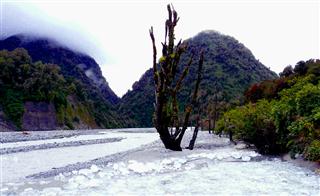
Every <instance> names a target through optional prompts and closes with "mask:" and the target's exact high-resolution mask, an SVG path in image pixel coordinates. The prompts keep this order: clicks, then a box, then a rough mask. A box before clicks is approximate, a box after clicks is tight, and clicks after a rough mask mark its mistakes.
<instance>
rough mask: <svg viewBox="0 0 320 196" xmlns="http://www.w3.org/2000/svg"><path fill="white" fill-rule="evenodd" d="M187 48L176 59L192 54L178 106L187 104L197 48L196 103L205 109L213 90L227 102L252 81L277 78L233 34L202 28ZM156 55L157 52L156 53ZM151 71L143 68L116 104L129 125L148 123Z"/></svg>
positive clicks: (238, 96) (151, 100) (151, 99)
mask: <svg viewBox="0 0 320 196" xmlns="http://www.w3.org/2000/svg"><path fill="white" fill-rule="evenodd" d="M185 42H186V43H187V44H188V49H187V51H186V53H185V54H183V55H182V57H181V59H180V69H179V72H181V70H182V66H183V65H186V64H187V62H188V60H189V57H190V56H191V54H192V53H194V54H195V57H194V59H195V60H194V61H193V64H192V65H191V67H190V70H189V74H188V75H187V77H186V78H185V80H184V83H183V87H182V89H181V92H180V94H179V95H178V99H179V103H180V107H181V108H183V106H184V105H185V104H187V103H188V102H189V101H188V100H189V98H190V95H191V89H192V88H193V86H194V83H195V78H196V73H197V72H196V69H197V60H196V59H199V51H201V50H203V51H204V65H203V66H204V67H203V77H202V78H203V79H202V81H201V84H200V95H201V96H200V98H201V103H202V105H201V106H200V107H201V108H202V109H203V110H205V111H204V113H206V105H208V103H209V100H210V99H212V97H213V96H214V94H215V93H217V91H220V94H223V98H224V100H225V101H227V102H232V101H241V100H242V99H243V93H244V91H245V90H246V89H247V88H248V87H249V86H250V85H251V84H253V83H256V82H259V81H262V80H269V79H274V78H277V77H278V76H277V74H276V73H274V72H273V71H271V70H269V69H268V68H267V67H266V66H264V65H263V64H262V63H260V62H259V61H258V60H257V59H256V58H255V57H254V56H253V54H252V53H251V51H250V50H249V49H248V48H246V47H245V46H244V45H243V44H241V43H240V42H239V41H237V40H236V39H235V38H233V37H231V36H227V35H223V34H221V33H219V32H217V31H203V32H201V33H199V34H198V35H196V36H194V37H192V38H190V39H187V40H186V41H185ZM158 58H160V56H158ZM153 103H154V84H153V71H152V69H149V70H148V71H146V72H145V73H144V74H143V76H142V77H141V78H140V80H139V81H137V82H135V83H134V84H133V86H132V90H131V91H128V92H127V93H126V94H125V95H124V96H123V97H122V99H121V101H120V104H119V112H120V114H126V115H128V116H129V117H130V118H131V119H133V122H135V123H134V124H132V125H131V126H137V127H150V126H152V116H153V111H154V106H153Z"/></svg>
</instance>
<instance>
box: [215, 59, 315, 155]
mask: <svg viewBox="0 0 320 196" xmlns="http://www.w3.org/2000/svg"><path fill="white" fill-rule="evenodd" d="M296 66H298V68H295V69H294V70H295V72H294V73H293V74H290V75H288V76H283V77H282V78H280V79H277V80H274V81H267V82H262V83H260V84H255V85H253V86H252V87H251V88H250V90H249V92H250V93H248V92H247V94H246V95H247V99H248V100H250V101H253V102H249V103H248V104H246V105H244V106H241V107H237V108H235V109H233V110H230V111H228V112H226V113H224V115H223V117H222V118H221V119H220V120H219V122H218V127H219V129H218V131H225V132H228V131H233V132H234V133H235V136H236V137H237V138H239V139H243V140H245V141H247V142H250V143H253V144H255V145H256V147H257V148H258V149H259V151H260V152H262V153H266V154H277V153H282V152H286V151H290V152H291V154H292V155H295V154H296V153H301V154H303V155H304V157H305V158H306V159H309V160H313V161H320V156H319V151H320V149H319V142H318V141H319V139H320V74H319V73H318V72H317V71H315V70H318V68H320V61H319V60H309V61H307V62H302V61H300V62H299V63H297V65H296ZM283 82H284V83H286V85H283V86H282V87H281V88H278V86H279V84H281V83H283ZM267 84H268V85H270V86H271V88H269V89H273V90H271V91H270V90H267V88H266V86H267ZM258 92H259V93H260V94H259V93H258ZM248 95H249V97H248ZM253 95H256V96H258V97H254V96H253ZM226 119H227V120H226ZM230 127H232V129H230Z"/></svg>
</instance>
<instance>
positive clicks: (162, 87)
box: [150, 5, 203, 151]
mask: <svg viewBox="0 0 320 196" xmlns="http://www.w3.org/2000/svg"><path fill="white" fill-rule="evenodd" d="M167 9H168V15H169V17H168V19H167V20H166V23H165V39H164V42H163V43H161V44H162V56H161V58H160V60H159V62H158V63H157V49H156V44H155V38H154V34H153V28H152V27H151V29H150V37H151V40H152V45H153V77H154V84H155V114H154V125H155V127H156V129H157V131H158V133H159V135H160V139H161V141H162V142H163V144H164V146H165V147H166V148H167V149H170V150H175V151H181V150H182V148H181V141H182V138H183V136H184V134H185V132H186V130H187V128H188V125H189V118H190V115H191V112H192V109H193V107H194V105H195V103H196V101H197V96H198V90H199V85H200V80H201V70H202V65H203V53H202V52H201V54H200V59H199V64H198V73H197V79H196V84H195V87H194V90H193V94H192V98H191V102H190V103H189V104H188V105H187V106H186V108H185V110H184V112H183V117H182V119H180V115H179V107H178V100H177V93H178V92H179V90H180V89H181V86H182V82H183V80H184V78H185V77H186V75H187V74H188V71H189V68H190V66H191V64H192V62H193V58H194V54H193V55H191V57H190V60H189V61H188V63H187V65H185V66H184V67H183V71H182V72H181V75H180V76H178V75H177V73H178V66H179V61H180V57H181V55H182V54H183V53H184V52H185V50H186V48H187V45H186V44H185V43H182V42H181V40H180V41H179V43H178V44H177V45H175V43H174V40H175V35H174V28H175V27H176V25H177V23H178V21H179V17H178V14H177V12H176V11H175V10H174V8H173V6H170V5H168V6H167ZM180 122H182V124H180Z"/></svg>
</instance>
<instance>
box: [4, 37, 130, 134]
mask: <svg viewBox="0 0 320 196" xmlns="http://www.w3.org/2000/svg"><path fill="white" fill-rule="evenodd" d="M0 94H1V96H0V130H15V129H26V130H52V129H75V128H81V129H83V128H114V127H121V126H124V125H123V124H122V122H123V120H122V119H124V120H128V119H125V117H121V118H120V116H119V115H118V114H117V111H116V106H115V104H116V103H118V102H119V98H118V97H117V96H116V95H115V94H114V92H113V91H112V90H111V89H110V87H109V86H108V83H107V82H106V80H105V79H104V78H103V76H102V74H101V70H100V68H99V65H98V64H97V63H96V62H95V61H94V59H93V58H91V57H90V56H88V55H85V54H81V53H78V52H75V51H72V50H70V49H68V48H65V47H62V46H61V45H60V44H58V43H56V42H54V41H52V40H50V39H42V38H41V39H39V38H34V37H27V36H23V35H19V36H11V37H9V38H7V39H5V40H2V41H0ZM128 121H129V120H128Z"/></svg>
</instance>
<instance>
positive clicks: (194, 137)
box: [187, 115, 200, 150]
mask: <svg viewBox="0 0 320 196" xmlns="http://www.w3.org/2000/svg"><path fill="white" fill-rule="evenodd" d="M199 122H200V117H199V115H197V118H196V127H195V129H194V131H193V135H192V139H191V140H190V142H189V147H187V149H189V150H193V148H194V144H195V143H196V139H197V136H198V131H199V127H200V123H199Z"/></svg>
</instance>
